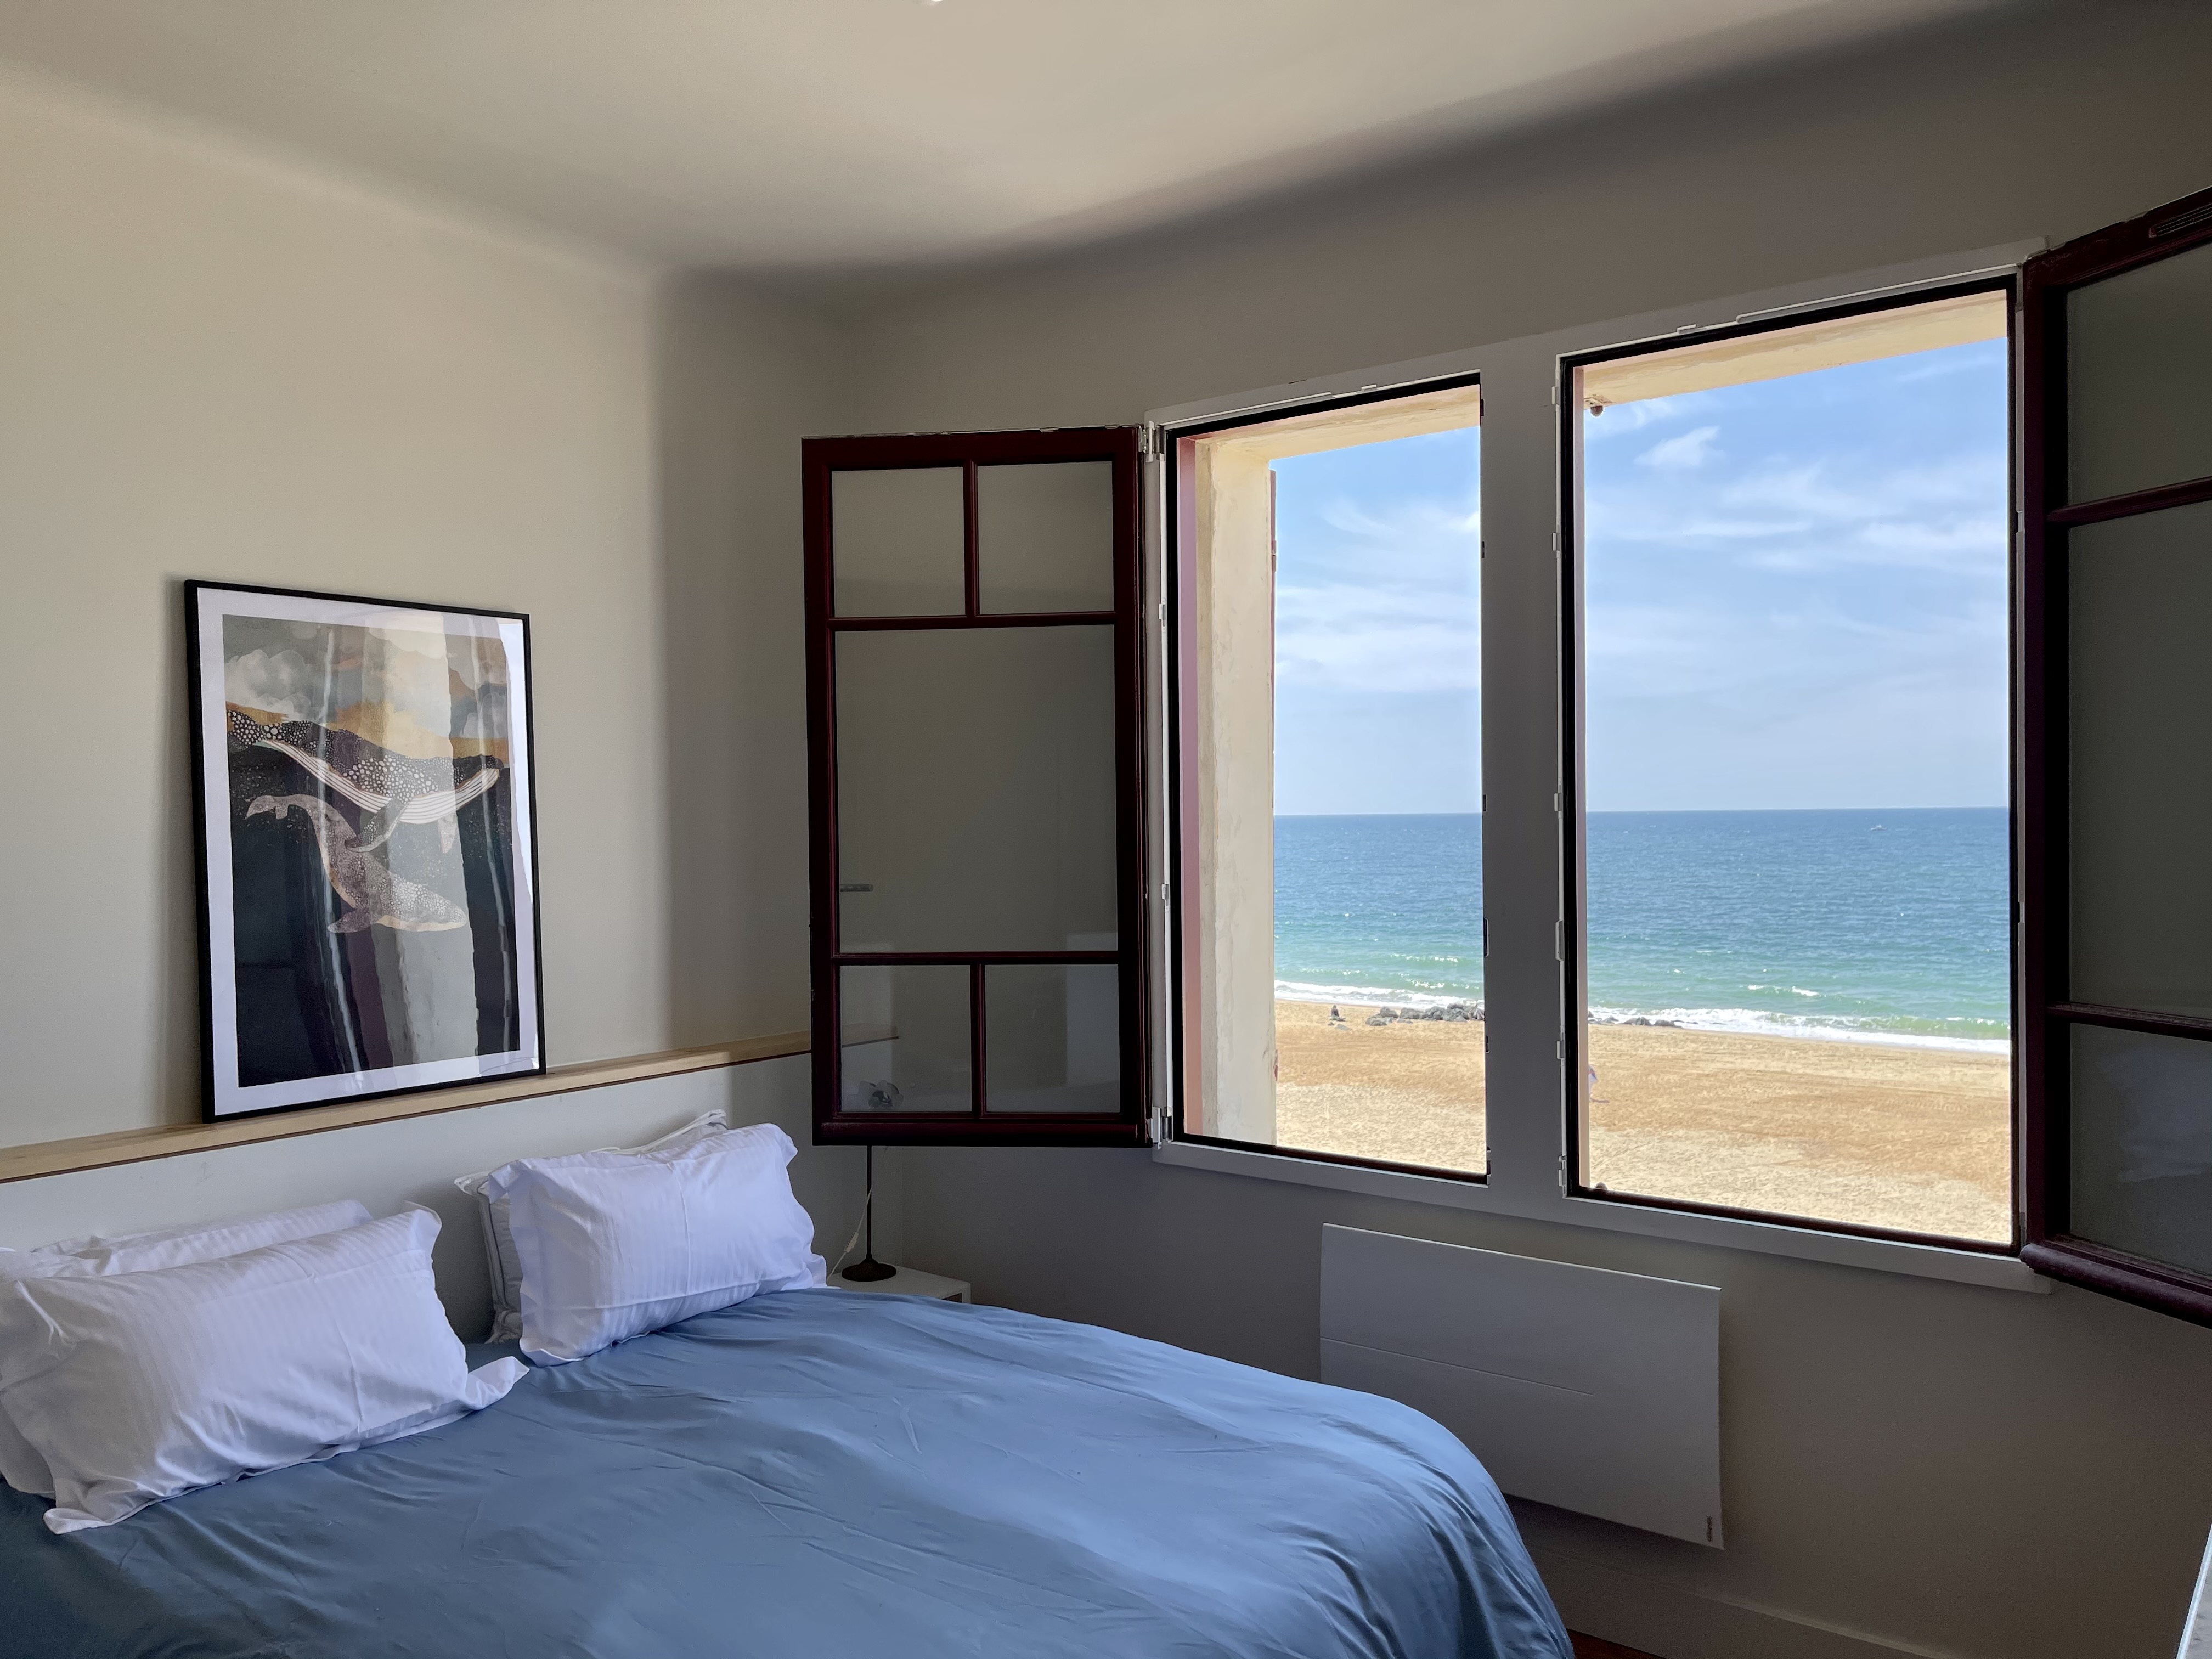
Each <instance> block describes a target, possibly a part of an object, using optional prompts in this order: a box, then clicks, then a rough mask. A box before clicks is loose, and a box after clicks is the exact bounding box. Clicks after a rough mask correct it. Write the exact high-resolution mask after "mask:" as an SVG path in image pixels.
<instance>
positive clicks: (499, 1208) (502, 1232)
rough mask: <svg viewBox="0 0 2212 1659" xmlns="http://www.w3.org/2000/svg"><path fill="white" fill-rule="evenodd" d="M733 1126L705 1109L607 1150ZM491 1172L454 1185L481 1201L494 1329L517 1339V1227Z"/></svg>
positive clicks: (680, 1142) (496, 1338)
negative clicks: (490, 1186) (651, 1136)
mask: <svg viewBox="0 0 2212 1659" xmlns="http://www.w3.org/2000/svg"><path fill="white" fill-rule="evenodd" d="M728 1127H730V1115H729V1114H728V1113H727V1112H726V1111H724V1110H723V1109H721V1108H720V1107H719V1106H717V1107H715V1108H714V1110H712V1111H710V1112H702V1113H700V1114H699V1115H698V1116H696V1117H695V1118H693V1119H692V1120H691V1121H690V1122H689V1123H687V1124H685V1125H684V1127H682V1128H680V1129H671V1130H670V1131H669V1132H668V1133H666V1134H665V1135H663V1136H661V1137H660V1139H658V1140H648V1141H647V1142H646V1143H645V1145H644V1146H603V1147H600V1148H599V1151H601V1152H663V1151H665V1150H666V1149H668V1148H669V1147H671V1146H673V1147H684V1146H692V1145H695V1144H696V1142H698V1141H700V1140H702V1139H704V1138H705V1137H706V1136H708V1135H712V1134H720V1133H721V1132H722V1131H723V1130H725V1129H726V1128H728ZM490 1179H491V1171H490V1170H478V1171H477V1173H476V1174H475V1175H465V1176H455V1177H454V1180H453V1185H455V1186H456V1187H458V1188H460V1189H461V1190H462V1191H463V1192H465V1193H466V1194H468V1195H469V1196H470V1197H471V1198H473V1199H475V1200H477V1218H478V1219H479V1220H480V1221H482V1222H483V1235H484V1262H485V1265H486V1266H487V1267H489V1269H490V1270H491V1334H490V1337H489V1339H488V1340H490V1341H493V1342H512V1341H513V1340H514V1339H515V1338H516V1337H518V1336H520V1335H521V1334H522V1263H521V1262H520V1261H517V1260H516V1259H515V1255H514V1230H513V1227H512V1226H511V1225H509V1223H508V1221H507V1200H506V1199H505V1198H503V1197H501V1198H495V1197H493V1196H492V1195H491V1194H489V1193H488V1192H486V1191H485V1190H484V1183H485V1182H488V1181H489V1180H490Z"/></svg>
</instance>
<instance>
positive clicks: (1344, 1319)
mask: <svg viewBox="0 0 2212 1659" xmlns="http://www.w3.org/2000/svg"><path fill="white" fill-rule="evenodd" d="M1720 1334H1721V1293H1720V1291H1718V1290H1717V1289H1716V1288H1715V1287H1713V1286H1711V1285H1684V1284H1680V1283H1678V1282H1677V1281H1675V1280H1674V1279H1645V1278H1643V1277H1641V1276H1639V1275H1638V1274H1635V1273H1607V1272H1606V1271H1604V1270H1603V1269H1601V1268H1597V1267H1572V1266H1570V1265H1568V1264H1567V1263H1565V1262H1559V1261H1537V1260H1534V1259H1533V1258H1531V1257H1528V1256H1520V1255H1501V1254H1500V1253H1498V1251H1495V1250H1472V1249H1465V1248H1463V1247H1462V1246H1460V1245H1456V1244H1433V1243H1430V1242H1428V1241H1427V1240H1425V1239H1419V1238H1400V1237H1395V1235H1393V1234H1390V1233H1370V1232H1363V1231H1359V1230H1358V1229H1356V1228H1352V1227H1326V1226H1325V1227H1323V1228H1322V1246H1321V1376H1322V1382H1324V1383H1336V1384H1338V1385H1339V1386H1340V1387H1343V1388H1347V1389H1364V1390H1366V1391H1367V1392H1368V1393H1370V1394H1379V1395H1388V1396H1389V1398H1391V1399H1393V1400H1400V1401H1404V1402H1405V1403H1406V1404H1407V1405H1408V1406H1411V1407H1413V1408H1414V1409H1415V1410H1417V1411H1421V1412H1425V1413H1427V1414H1428V1415H1429V1416H1431V1417H1433V1418H1435V1419H1437V1422H1439V1423H1441V1424H1443V1425H1444V1426H1445V1427H1446V1428H1448V1429H1449V1430H1450V1431H1452V1432H1453V1433H1454V1434H1456V1435H1457V1436H1458V1437H1460V1438H1461V1439H1462V1440H1464V1441H1465V1442H1466V1443H1468V1447H1469V1449H1472V1450H1473V1451H1474V1455H1476V1456H1478V1457H1480V1459H1481V1460H1482V1462H1483V1464H1484V1466H1485V1467H1486V1468H1488V1469H1489V1471H1490V1473H1491V1475H1492V1479H1494V1480H1496V1481H1497V1482H1498V1485H1499V1486H1501V1487H1503V1488H1504V1490H1505V1491H1507V1492H1511V1493H1512V1494H1514V1495H1515V1496H1516V1497H1519V1498H1534V1499H1535V1500H1536V1501H1537V1502H1538V1503H1541V1504H1555V1505H1557V1506H1558V1507H1559V1508H1560V1509H1564V1510H1576V1511H1577V1512H1579V1513H1581V1514H1583V1515H1595V1516H1602V1517H1603V1518H1604V1519H1606V1520H1608V1521H1618V1522H1622V1523H1623V1524H1625V1525H1627V1526H1631V1527H1640V1528H1643V1529H1644V1531H1646V1532H1656V1533H1664V1534H1667V1535H1668V1537H1671V1538H1686V1539H1688V1540H1690V1541H1692V1543H1698V1544H1711V1545H1712V1546H1714V1547H1719V1546H1720V1544H1721V1542H1722V1534H1721V1447H1720Z"/></svg>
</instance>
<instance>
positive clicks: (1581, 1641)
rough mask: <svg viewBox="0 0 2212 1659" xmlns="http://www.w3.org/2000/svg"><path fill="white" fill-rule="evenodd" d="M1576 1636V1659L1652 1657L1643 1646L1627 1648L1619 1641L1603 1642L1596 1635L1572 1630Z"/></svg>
mask: <svg viewBox="0 0 2212 1659" xmlns="http://www.w3.org/2000/svg"><path fill="white" fill-rule="evenodd" d="M1568 1634H1570V1635H1571V1636H1572V1637H1574V1638H1575V1659H1652V1656H1651V1655H1650V1654H1648V1653H1646V1652H1644V1650H1643V1649H1641V1648H1625V1647H1623V1646H1621V1645H1620V1643H1618V1642H1601V1641H1600V1640H1599V1639H1598V1638H1596V1637H1595V1636H1584V1635H1583V1634H1582V1633H1581V1632H1577V1631H1571V1632H1568Z"/></svg>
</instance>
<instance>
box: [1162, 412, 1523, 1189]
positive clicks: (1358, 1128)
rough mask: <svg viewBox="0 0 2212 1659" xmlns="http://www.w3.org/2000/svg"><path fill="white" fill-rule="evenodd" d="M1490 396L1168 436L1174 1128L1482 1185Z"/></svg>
mask: <svg viewBox="0 0 2212 1659" xmlns="http://www.w3.org/2000/svg"><path fill="white" fill-rule="evenodd" d="M1481 410H1482V400H1481V391H1480V386H1479V385H1478V384H1477V383H1476V382H1475V381H1474V380H1473V379H1472V378H1470V377H1467V376H1460V377H1456V378H1453V379H1449V380H1437V381H1431V382H1427V383H1424V384H1419V385H1414V386H1398V387H1395V388H1393V389H1391V390H1389V391H1387V392H1383V391H1373V390H1370V391H1367V392H1358V393H1354V394H1352V396H1349V397H1346V398H1337V399H1334V400H1324V401H1321V402H1317V403H1308V404H1303V405H1301V406H1299V407H1297V408H1296V409H1294V410H1289V411H1285V410H1272V411H1268V412H1266V413H1261V414H1247V415H1243V416H1225V417H1223V418H1219V419H1213V420H1202V421H1197V422H1191V423H1188V424H1181V425H1178V426H1176V427H1175V428H1171V429H1170V433H1169V447H1170V451H1171V454H1172V459H1173V465H1172V469H1171V471H1172V482H1171V497H1172V500H1171V511H1170V514H1169V519H1170V524H1171V526H1173V529H1172V534H1173V538H1174V543H1175V558H1174V560H1173V566H1174V568H1175V570H1176V582H1177V587H1176V594H1175V600H1174V605H1173V612H1174V616H1173V622H1174V634H1175V641H1176V645H1175V670H1176V671H1175V684H1174V692H1173V700H1174V707H1175V708H1176V719H1175V720H1174V721H1173V723H1172V725H1171V726H1170V728H1169V729H1170V732H1171V735H1172V740H1173V746H1174V755H1173V757H1172V765H1171V767H1170V774H1171V776H1172V778H1173V781H1174V788H1175V802H1174V810H1173V813H1172V821H1173V836H1174V841H1175V848H1176V850H1175V859H1176V883H1175V891H1176V907H1175V919H1176V936H1177V948H1176V962H1177V966H1178V969H1179V975H1178V984H1179V991H1180V996H1179V1003H1178V1014H1179V1018H1178V1020H1177V1024H1176V1036H1177V1039H1178V1044H1179V1053H1178V1055H1177V1060H1178V1064H1177V1066H1176V1101H1177V1113H1176V1129H1177V1133H1178V1135H1179V1137H1180V1138H1181V1139H1183V1140H1186V1141H1189V1142H1194V1143H1197V1144H1200V1145H1212V1146H1221V1147H1227V1148H1237V1149H1243V1150H1248V1151H1264V1152H1270V1153H1274V1154H1277V1155H1279V1156H1285V1157H1291V1158H1302V1159H1309V1160H1326V1161H1328V1162H1330V1163H1336V1164H1360V1165H1366V1166H1370V1167H1378V1168H1384V1169H1396V1170H1411V1171H1415V1172H1418V1173H1420V1174H1424V1175H1431V1176H1449V1177H1455V1178H1457V1179H1460V1180H1463V1181H1480V1180H1481V1179H1483V1178H1484V1176H1485V1175H1486V1171H1487V1170H1488V1168H1489V1149H1488V1144H1487V1140H1486V1118H1485V1109H1484V1098H1485V1097H1484V1057H1485V1051H1486V1028H1485V1025H1484V1003H1483V997H1484V989H1483V972H1484V950H1485V946H1484V928H1483V908H1482V883H1483V862H1482V823H1483V820H1482V768H1481V730H1482V712H1481V711H1482V703H1481V692H1480V681H1481V671H1482V659H1481V650H1480V577H1481V557H1482V541H1481V514H1480V441H1481Z"/></svg>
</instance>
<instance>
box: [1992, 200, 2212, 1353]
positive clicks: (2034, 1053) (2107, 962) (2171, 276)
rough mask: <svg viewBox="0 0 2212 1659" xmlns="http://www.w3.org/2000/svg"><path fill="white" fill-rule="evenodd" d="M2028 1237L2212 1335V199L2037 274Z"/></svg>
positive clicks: (2050, 258)
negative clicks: (2210, 386)
mask: <svg viewBox="0 0 2212 1659" xmlns="http://www.w3.org/2000/svg"><path fill="white" fill-rule="evenodd" d="M2023 339H2024V342H2025V370H2026V391H2027V433H2026V437H2027V444H2026V468H2025V472H2026V477H2025V483H2026V491H2025V495H2026V509H2027V511H2026V524H2025V526H2024V528H2025V534H2026V559H2027V564H2026V572H2025V592H2024V594H2023V599H2024V609H2023V615H2024V626H2025V628H2026V631H2027V674H2028V678H2027V685H2026V688H2025V690H2026V695H2025V698H2024V714H2025V722H2026V728H2027V729H2026V733H2025V736H2026V744H2025V767H2026V776H2027V795H2026V800H2027V814H2026V817H2027V823H2026V829H2027V839H2026V843H2025V849H2024V850H2025V869H2024V872H2023V873H2024V880H2023V884H2022V897H2023V900H2024V902H2025V907H2026V914H2025V918H2024V921H2025V927H2026V935H2027V950H2026V955H2025V968H2024V976H2025V981H2026V984H2025V990H2026V1002H2027V1023H2026V1026H2025V1029H2024V1030H2023V1031H2022V1033H2021V1037H2022V1054H2023V1059H2024V1061H2025V1068H2024V1069H2025V1073H2026V1081H2027V1135H2028V1143H2027V1152H2028V1156H2027V1244H2026V1247H2025V1249H2023V1250H2022V1252H2021V1254H2022V1255H2023V1257H2024V1259H2025V1260H2027V1261H2028V1263H2029V1264H2030V1265H2031V1266H2033V1267H2035V1268H2036V1269H2037V1270H2039V1272H2042V1273H2049V1274H2051V1275H2052V1276H2053V1277H2056V1278H2059V1279H2069V1280H2071V1281H2073V1282H2075V1283H2076V1284H2081V1285H2087V1286H2089V1287H2090V1288H2092V1289H2095V1290H2100V1291H2107V1292H2110V1293H2111V1294H2113V1295H2116V1296H2119V1297H2124V1298H2125V1299H2127V1300H2130V1301H2132V1302H2136V1303H2139V1304H2143V1305H2145V1306H2148V1307H2152V1308H2157V1309H2160V1310H2164V1311H2166V1312H2169V1313H2173V1314H2178V1315H2180V1316H2184V1317H2186V1318H2189V1319H2192V1320H2195V1321H2197V1322H2199V1323H2203V1324H2212V858H2208V856H2207V850H2208V848H2212V750H2208V747H2207V741H2208V739H2207V733H2208V732H2212V419H2208V417H2207V416H2206V414H2205V410H2204V404H2203V396H2202V393H2201V389H2200V388H2201V386H2202V385H2203V382H2204V381H2205V380H2206V379H2207V377H2208V375H2212V191H2203V192H2200V193H2199V194H2197V195H2195V196H2191V197H2185V199H2183V200H2181V201H2179V202H2175V203H2172V204H2169V205H2168V206H2166V207H2164V208H2160V209H2159V210H2156V211H2154V212H2152V213H2149V214H2146V215H2144V216H2142V217H2141V218H2138V219H2133V220H2130V221H2129V222H2126V223H2124V224H2121V225H2116V226H2113V227H2112V228H2110V229H2107V230H2104V231H2100V232H2099V233H2097V234H2094V235H2092V236H2087V237H2084V238H2082V239H2081V240H2078V241H2075V242H2071V243H2069V244H2067V245H2066V246H2063V247H2060V248H2057V249H2054V250H2052V251H2051V252H2049V253H2046V254H2044V255H2042V256H2040V257H2039V258H2035V259H2033V260H2031V261H2030V262H2029V263H2028V264H2027V269H2026V272H2025V289H2024V313H2023Z"/></svg>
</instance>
